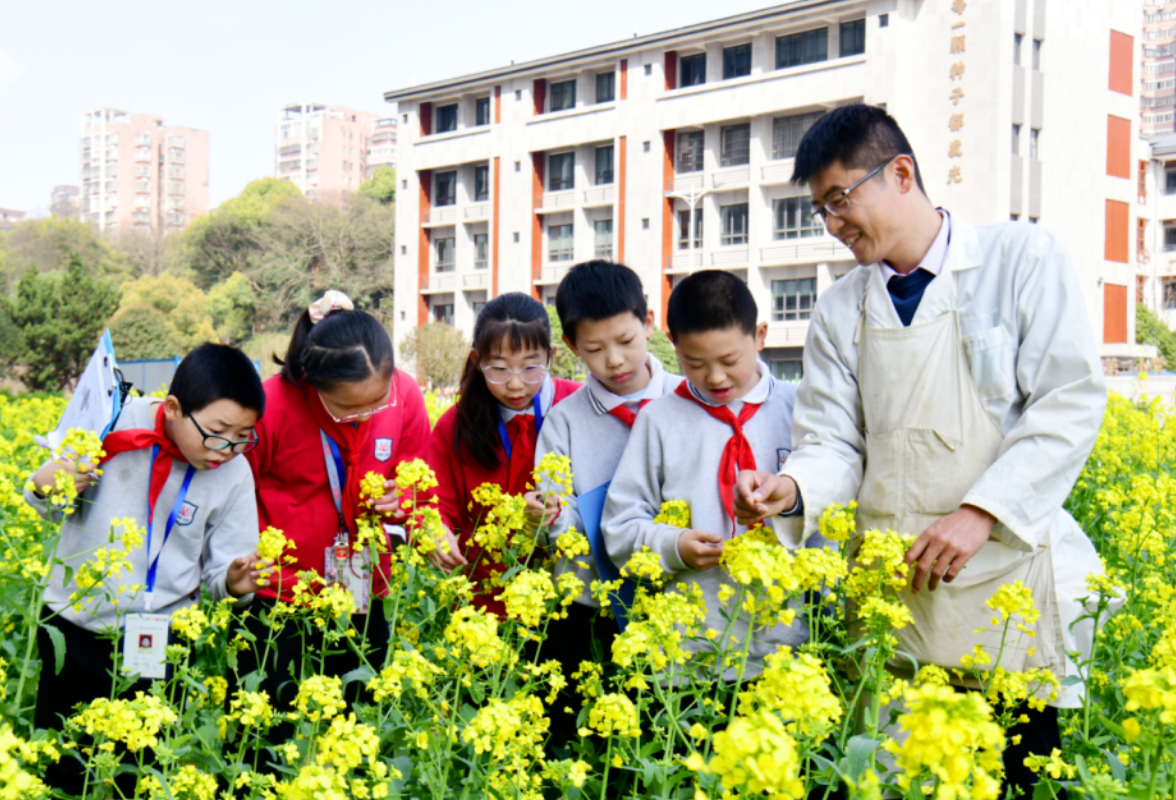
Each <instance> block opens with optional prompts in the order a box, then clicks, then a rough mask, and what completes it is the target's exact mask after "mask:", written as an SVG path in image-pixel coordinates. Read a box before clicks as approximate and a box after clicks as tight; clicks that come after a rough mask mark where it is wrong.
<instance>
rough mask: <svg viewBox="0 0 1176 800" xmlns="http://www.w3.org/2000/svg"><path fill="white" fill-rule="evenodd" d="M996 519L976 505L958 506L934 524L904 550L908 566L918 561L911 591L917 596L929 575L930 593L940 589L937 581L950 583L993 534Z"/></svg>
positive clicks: (928, 586)
mask: <svg viewBox="0 0 1176 800" xmlns="http://www.w3.org/2000/svg"><path fill="white" fill-rule="evenodd" d="M994 525H996V517H994V516H992V515H991V514H989V513H988V512H987V511H985V510H984V509H982V508H976V506H960V507H959V508H958V509H957V510H955V511H953V512H952V513H950V514H948V515H947V516H946V517H944V518H943V519H941V520H939V521H938V522H936V523H935V524H934V525H932V526H931V527H930V528H928V529H927V530H925V531H923V534H922V536H920V537H919V538H918V539H916V540H915V543H914V544H913V545H911V549H910V550H907V554H906V558H905V559H903V560H904V561H906V563H908V564H914V563H915V562H918V565H917V566H916V567H915V579H914V581H913V582H912V583H911V591H912V592H914V593H915V594H918V593H919V591H920V590H921V589H922V588H923V579H924V578H926V577H927V574H928V573H930V574H931V580H930V582H929V583H928V584H927V589H928V590H929V591H932V592H933V591H935V590H936V589H937V588H939V581H940V580H942V581H944V582H945V583H951V582H952V581H953V580H955V578H956V576H957V575H959V574H960V570H962V569H963V568H964V565H965V564H967V563H968V562H969V561H970V560H971V559H972V556H974V555H976V553H977V552H979V550H980V548H981V547H983V546H984V543H985V542H987V541H988V538H989V536H990V535H991V534H992V527H993V526H994Z"/></svg>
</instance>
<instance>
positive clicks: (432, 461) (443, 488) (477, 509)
mask: <svg viewBox="0 0 1176 800" xmlns="http://www.w3.org/2000/svg"><path fill="white" fill-rule="evenodd" d="M553 383H554V384H555V397H554V399H553V400H552V406H554V405H555V404H556V403H558V402H560V401H561V400H563V399H564V398H566V397H568V396H569V395H571V394H572V393H573V392H575V391H576V390H577V389H579V388H580V384H578V383H576V382H575V381H565V380H561V379H559V378H555V379H554V380H553ZM266 414H267V416H268V414H269V408H268V407H267V408H266ZM456 423H457V407H456V406H454V407H452V408H450V409H449V410H448V411H446V412H445V414H443V415H442V417H441V419H439V420H437V426H436V427H435V428H434V429H433V435H432V437H431V438H430V439H429V452H428V455H427V456H425V460H426V461H428V462H429V466H430V467H432V469H433V471H434V472H435V473H437V483H438V484H439V485H438V487H437V489H436V495H437V500H438V504H437V508H438V510H439V511H440V512H441V518H442V520H444V522H445V524H446V525H448V526H449V529H450V530H452V531H453V533H454V535H455V536H457V540H458V543H459V544H460V545H461V548H462V555H464V556H465V557H466V559H467V560H468V561H469V562H470V563H471V564H474V563H475V561H476V566H475V568H474V571H473V572H472V573H470V574H469V577H470V579H471V580H473V581H474V582H475V583H477V582H480V581H483V580H485V579H487V578H489V577H490V575H491V572H493V571H501V570H502V565H501V564H498V563H491V562H489V561H488V560H487V559H486V558H484V557H483V558H481V559H479V558H478V556H479V555H480V553H481V548H480V547H479V546H478V545H476V544H474V543H473V542H472V541H470V538H471V536H472V535H473V533H474V529H475V528H476V527H477V525H478V522H479V520H480V518H481V516H482V513H483V512H482V507H481V506H477V505H475V506H474V507H473V509H472V510H471V509H470V495H471V493H472V492H473V491H474V489H477V488H478V487H479V486H481V485H482V484H483V483H496V484H498V485H499V486H502V487H505V488H504V491H510V487H508V486H507V483H508V480H507V476H508V474H509V470H510V467H509V462H508V461H507V459H506V451H505V449H504V448H503V447H502V444H501V443H500V444H499V445H498V457H499V459H501V462H502V463H501V464H500V465H499V467H498V468H497V469H494V470H488V469H486V468H485V467H483V466H482V465H481V464H480V463H479V462H478V460H477V459H475V458H474V456H473V454H472V453H470V451H469V448H468V447H467V446H466V445H465V443H462V445H461V455H460V456H458V454H457V451H456V450H455V449H454V447H453V432H454V426H455V425H456ZM536 438H538V437H537V436H536ZM531 453H532V454H533V453H534V448H531ZM512 455H514V457H516V458H517V457H518V455H517V453H512ZM532 460H533V457H532ZM530 466H531V467H533V466H534V464H531V465H530ZM525 473H526V475H528V476H530V474H531V469H530V468H528V469H526V470H525ZM519 491H522V489H521V487H515V492H516V493H517V492H519ZM474 604H475V605H478V606H480V607H482V608H485V609H487V610H489V611H493V612H494V613H496V614H498V615H499V616H500V617H501V616H504V615H505V613H506V608H505V607H504V606H503V604H502V603H501V602H500V601H499V600H497V599H495V598H494V597H492V596H489V595H476V596H475V597H474Z"/></svg>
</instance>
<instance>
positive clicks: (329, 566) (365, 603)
mask: <svg viewBox="0 0 1176 800" xmlns="http://www.w3.org/2000/svg"><path fill="white" fill-rule="evenodd" d="M323 567H324V569H323V578H324V579H325V580H326V582H327V584H328V585H330V584H335V583H337V584H339V585H340V586H342V587H343V588H344V589H346V590H347V591H348V592H349V593H350V594H351V600H352V602H354V603H355V613H356V614H366V613H368V609H369V608H370V606H371V601H372V559H371V553H370V551H369V550H368V548H366V547H365V548H363V549H362V550H360V551H359V552H356V551H355V550H354V549H352V547H351V543H350V542H349V541H348V536H347V533H346V532H344V531H340V532H339V534H338V536H336V537H335V543H334V544H333V545H331V546H330V547H328V548H327V549H326V552H325V553H324V555H323Z"/></svg>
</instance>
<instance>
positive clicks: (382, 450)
mask: <svg viewBox="0 0 1176 800" xmlns="http://www.w3.org/2000/svg"><path fill="white" fill-rule="evenodd" d="M390 458H392V439H391V438H388V437H382V438H379V439H376V461H387V460H388V459H390Z"/></svg>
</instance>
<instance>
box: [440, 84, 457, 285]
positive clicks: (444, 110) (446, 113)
mask: <svg viewBox="0 0 1176 800" xmlns="http://www.w3.org/2000/svg"><path fill="white" fill-rule="evenodd" d="M455 130H457V103H453V104H452V105H448V106H439V107H438V108H437V133H448V132H450V131H455ZM450 307H451V308H452V306H450Z"/></svg>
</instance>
